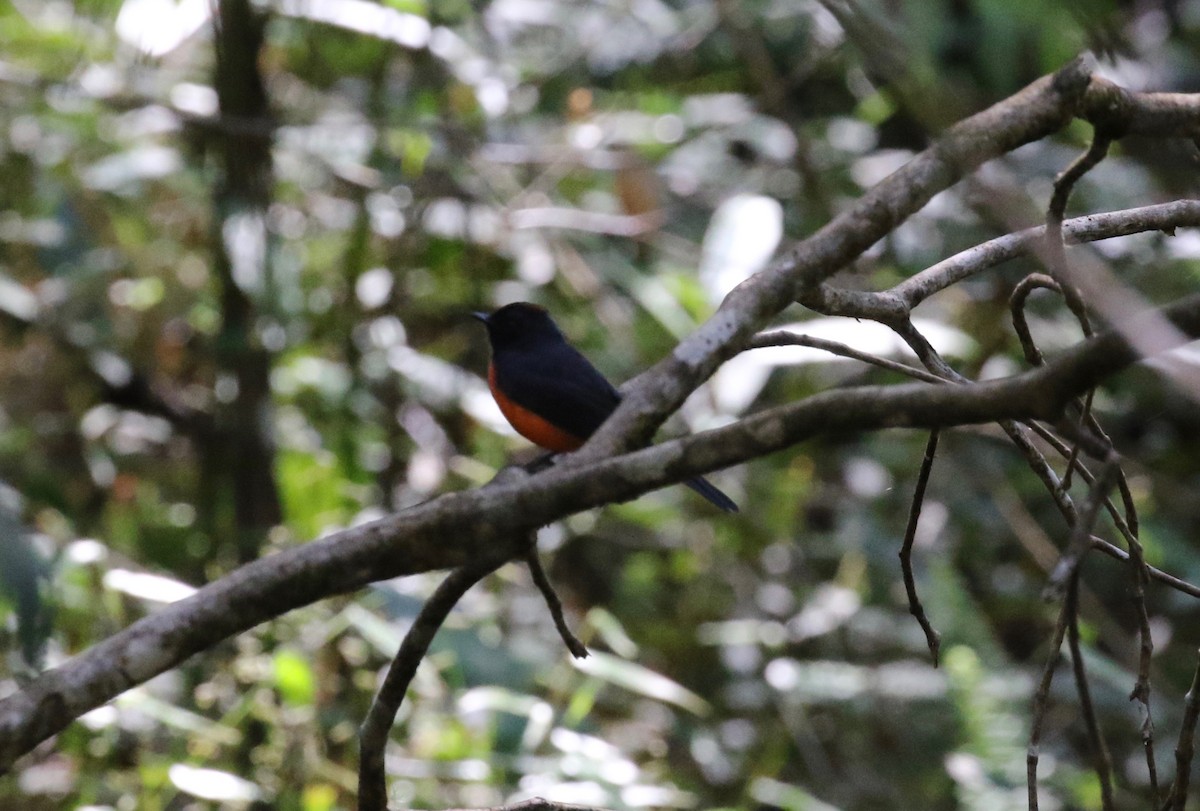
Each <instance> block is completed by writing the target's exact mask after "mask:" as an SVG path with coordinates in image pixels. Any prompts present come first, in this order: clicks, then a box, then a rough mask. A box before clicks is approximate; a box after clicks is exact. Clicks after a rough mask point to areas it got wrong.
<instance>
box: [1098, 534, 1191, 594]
mask: <svg viewBox="0 0 1200 811" xmlns="http://www.w3.org/2000/svg"><path fill="white" fill-rule="evenodd" d="M1092 548H1093V549H1095V550H1097V551H1099V552H1103V553H1104V554H1106V555H1108V556H1109V557H1111V558H1115V559H1116V560H1120V561H1128V560H1129V553H1128V552H1126V551H1125V550H1124V549H1122V548H1121V547H1119V546H1116V545H1114V544H1111V543H1109V542H1108V541H1106V540H1104V539H1103V538H1097V537H1096V536H1095V535H1093V536H1092ZM1145 571H1146V574H1147V575H1149V576H1150V578H1152V579H1154V580H1157V581H1158V582H1160V583H1162V584H1164V585H1166V586H1169V587H1171V588H1173V589H1175V590H1176V591H1178V592H1180V593H1182V594H1186V595H1188V596H1189V597H1195V598H1197V599H1200V586H1196V585H1194V584H1192V583H1189V582H1188V581H1186V580H1184V579H1182V578H1179V577H1176V576H1175V575H1173V574H1168V573H1167V572H1164V571H1163V570H1162V569H1156V568H1155V567H1153V566H1150V565H1146V566H1145Z"/></svg>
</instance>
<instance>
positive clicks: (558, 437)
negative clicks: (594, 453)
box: [488, 363, 583, 453]
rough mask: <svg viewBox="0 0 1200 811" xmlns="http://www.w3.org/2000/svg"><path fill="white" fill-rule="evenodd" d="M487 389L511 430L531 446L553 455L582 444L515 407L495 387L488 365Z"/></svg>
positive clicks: (581, 441)
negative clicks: (551, 452)
mask: <svg viewBox="0 0 1200 811" xmlns="http://www.w3.org/2000/svg"><path fill="white" fill-rule="evenodd" d="M488 388H489V389H491V390H492V396H493V397H495V398H496V405H498V406H500V412H501V413H502V414H503V415H504V418H505V419H506V420H508V422H509V424H510V425H512V427H513V428H515V429H517V433H518V434H520V435H521V436H523V437H525V438H526V439H528V440H529V441H530V442H532V443H533V444H535V445H538V446H539V447H542V448H545V449H546V450H548V451H554V452H555V453H566V452H567V451H573V450H576V449H577V448H579V446H581V445H582V444H583V440H582V439H580V438H579V437H577V436H573V435H572V434H568V433H567V432H566V431H564V430H562V429H561V428H557V427H555V426H554V425H552V424H551V423H550V422H548V421H546V420H544V419H542V418H541V417H539V416H538V415H537V414H534V413H533V412H532V411H530V410H529V409H527V408H525V407H524V406H520V405H517V404H516V403H514V402H513V401H512V400H510V399H509V398H508V397H507V396H506V395H505V394H504V392H502V391H501V390H500V387H499V386H498V385H496V368H495V367H494V366H493V365H491V364H490V363H489V364H488Z"/></svg>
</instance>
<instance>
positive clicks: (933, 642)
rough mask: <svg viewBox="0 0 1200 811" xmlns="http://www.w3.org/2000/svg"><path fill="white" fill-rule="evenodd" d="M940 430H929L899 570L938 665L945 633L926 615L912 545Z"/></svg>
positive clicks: (935, 663)
mask: <svg viewBox="0 0 1200 811" xmlns="http://www.w3.org/2000/svg"><path fill="white" fill-rule="evenodd" d="M938 434H939V432H938V430H937V429H936V428H935V429H934V430H932V431H930V432H929V442H928V443H927V444H926V445H925V458H924V459H923V460H922V461H921V471H920V473H918V474H917V488H916V491H915V492H914V493H913V500H912V507H911V509H910V510H909V513H908V527H906V528H905V530H904V544H903V545H902V546H901V547H900V571H901V572H903V574H904V590H905V591H907V592H908V612H909V613H910V614H912V615H913V616H914V617H916V618H917V622H918V623H920V625H921V630H922V631H924V632H925V644H927V645H928V646H929V655H930V656H932V657H933V666H934V667H937V666H938V651H939V650H940V649H941V645H942V636H941V634H939V633H938V632H937V631H936V630H934V628H933V625H931V624H930V622H929V618H928V617H927V616H925V607H924V606H923V605H921V598H920V596H919V595H918V594H917V582H916V579H915V578H914V577H913V570H912V548H913V540H914V539H915V538H916V536H917V522H918V521H919V520H920V518H921V506H922V505H923V504H924V503H925V487H926V485H928V484H929V473H930V471H931V470H933V460H934V457H935V456H936V455H937V446H938Z"/></svg>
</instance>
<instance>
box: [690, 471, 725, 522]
mask: <svg viewBox="0 0 1200 811" xmlns="http://www.w3.org/2000/svg"><path fill="white" fill-rule="evenodd" d="M684 484H686V485H687V486H688V487H690V488H692V489H693V490H695V491H696V492H697V493H699V494H700V495H702V496H704V498H705V499H707V500H708V501H709V502H711V503H712V504H713V505H715V506H716V507H717V509H719V510H723V511H724V512H727V513H735V512H737V511H738V506H737V505H736V504H734V503H733V499H731V498H730V497H729V496H727V495H725V494H724V493H722V492H721V491H720V490H718V489H717V487H716V486H715V485H714V484H713V483H712V482H710V481H709V480H708V479H705V478H704V477H702V476H697V477H696V478H694V479H688V480H687V481H685V482H684Z"/></svg>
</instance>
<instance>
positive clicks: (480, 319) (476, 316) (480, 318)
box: [471, 313, 488, 324]
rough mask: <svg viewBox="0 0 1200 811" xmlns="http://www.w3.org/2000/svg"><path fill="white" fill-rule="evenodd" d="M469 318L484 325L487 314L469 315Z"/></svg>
mask: <svg viewBox="0 0 1200 811" xmlns="http://www.w3.org/2000/svg"><path fill="white" fill-rule="evenodd" d="M471 317H472V318H474V319H476V320H479V321H482V322H483V323H485V324H486V323H487V322H488V314H487V313H471Z"/></svg>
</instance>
